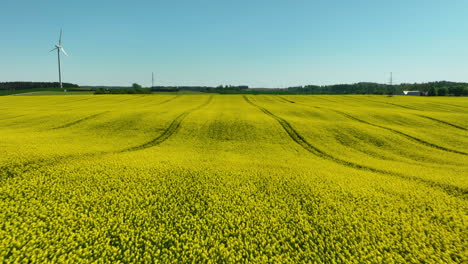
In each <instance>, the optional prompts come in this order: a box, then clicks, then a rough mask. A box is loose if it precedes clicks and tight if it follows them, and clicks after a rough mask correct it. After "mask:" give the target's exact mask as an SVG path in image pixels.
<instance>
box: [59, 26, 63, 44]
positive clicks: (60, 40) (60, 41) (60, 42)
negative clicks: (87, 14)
mask: <svg viewBox="0 0 468 264" xmlns="http://www.w3.org/2000/svg"><path fill="white" fill-rule="evenodd" d="M60 45H62V29H60V38H59V46H60Z"/></svg>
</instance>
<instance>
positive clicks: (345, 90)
mask: <svg viewBox="0 0 468 264" xmlns="http://www.w3.org/2000/svg"><path fill="white" fill-rule="evenodd" d="M287 91H288V92H289V93H295V94H389V95H391V94H398V93H399V92H402V91H420V92H423V93H426V94H427V95H428V96H437V95H439V96H444V95H455V96H468V83H457V82H447V81H441V82H429V83H413V84H411V83H402V84H396V85H389V84H379V83H370V82H361V83H355V84H336V85H325V86H317V85H306V86H299V87H289V88H287Z"/></svg>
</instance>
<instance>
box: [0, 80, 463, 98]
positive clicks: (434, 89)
mask: <svg viewBox="0 0 468 264" xmlns="http://www.w3.org/2000/svg"><path fill="white" fill-rule="evenodd" d="M58 87H60V84H59V83H58V82H2V83H0V90H26V89H36V88H58ZM63 87H64V88H67V89H69V90H70V89H73V88H75V89H78V88H80V86H78V85H77V84H72V83H63ZM81 88H83V89H87V90H94V91H95V93H96V94H109V93H110V94H122V93H131V94H133V93H150V92H178V91H197V92H203V93H220V94H387V95H393V94H399V93H401V92H402V91H420V92H422V93H423V94H424V95H428V96H446V95H451V96H468V83H461V82H448V81H440V82H429V83H413V84H410V83H402V84H396V85H389V84H379V83H371V82H360V83H355V84H335V85H322V86H318V85H306V86H296V87H289V88H279V89H268V88H249V87H248V86H247V85H220V86H217V87H211V86H154V87H151V88H142V87H141V86H140V85H138V84H133V86H132V87H106V86H83V87H81Z"/></svg>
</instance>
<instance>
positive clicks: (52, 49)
mask: <svg viewBox="0 0 468 264" xmlns="http://www.w3.org/2000/svg"><path fill="white" fill-rule="evenodd" d="M56 49H57V48H53V49H52V50H51V51H49V52H52V51H54V50H56Z"/></svg>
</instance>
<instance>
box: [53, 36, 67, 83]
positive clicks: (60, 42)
mask: <svg viewBox="0 0 468 264" xmlns="http://www.w3.org/2000/svg"><path fill="white" fill-rule="evenodd" d="M54 50H57V57H58V70H59V82H60V88H62V89H63V86H62V70H61V68H60V51H62V52H63V54H65V55H67V56H68V54H67V52H65V50H64V49H63V47H62V29H60V37H59V43H58V44H57V45H55V48H53V49H52V50H51V51H50V52H52V51H54Z"/></svg>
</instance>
